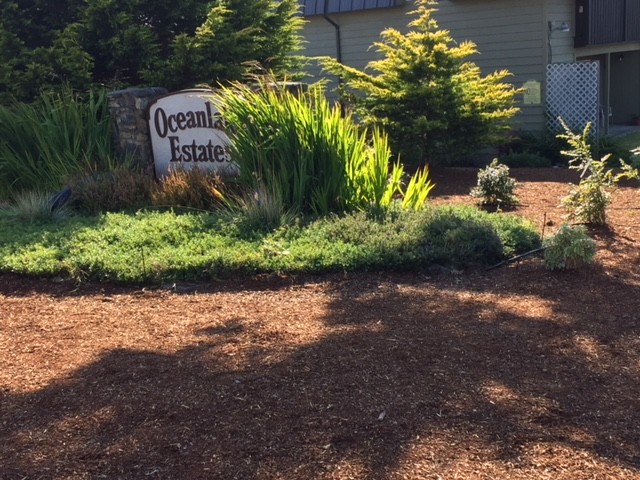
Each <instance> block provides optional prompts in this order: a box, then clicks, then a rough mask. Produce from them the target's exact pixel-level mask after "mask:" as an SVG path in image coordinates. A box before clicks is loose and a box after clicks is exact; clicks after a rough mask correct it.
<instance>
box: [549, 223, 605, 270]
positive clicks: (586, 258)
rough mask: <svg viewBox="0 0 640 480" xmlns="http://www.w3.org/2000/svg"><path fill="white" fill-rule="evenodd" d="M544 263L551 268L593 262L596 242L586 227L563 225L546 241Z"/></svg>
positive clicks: (555, 268) (564, 267)
mask: <svg viewBox="0 0 640 480" xmlns="http://www.w3.org/2000/svg"><path fill="white" fill-rule="evenodd" d="M545 247H546V249H545V251H544V264H545V266H546V267H547V268H548V269H549V270H565V269H574V268H578V267H581V266H584V265H588V264H590V263H592V262H593V258H594V256H595V254H596V242H594V241H593V240H592V239H591V238H589V236H588V235H587V233H586V230H585V229H584V227H571V226H569V225H563V226H562V227H560V230H558V233H556V234H555V235H554V236H553V237H551V238H548V239H547V240H546V241H545Z"/></svg>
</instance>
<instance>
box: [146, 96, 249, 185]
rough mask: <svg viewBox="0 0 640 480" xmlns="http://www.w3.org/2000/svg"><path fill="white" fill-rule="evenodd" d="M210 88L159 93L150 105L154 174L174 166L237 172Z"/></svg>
mask: <svg viewBox="0 0 640 480" xmlns="http://www.w3.org/2000/svg"><path fill="white" fill-rule="evenodd" d="M210 95H211V92H210V91H204V90H185V91H182V92H177V93H176V94H172V95H169V96H165V97H161V98H160V99H158V100H157V101H156V102H155V103H154V104H152V105H151V107H150V108H149V127H150V128H149V130H150V133H151V144H152V149H153V156H154V163H155V167H156V175H157V176H158V177H162V176H166V175H168V173H169V172H170V171H171V170H172V169H174V168H178V167H179V168H182V169H189V168H193V167H194V166H195V165H194V164H197V166H198V168H204V169H208V170H216V171H218V170H224V172H222V173H237V167H236V166H235V165H234V164H233V163H232V162H231V154H230V147H231V143H230V140H229V137H228V136H227V134H226V132H225V130H226V128H227V125H226V123H225V121H224V119H223V118H222V117H221V115H220V112H219V111H218V109H217V108H216V107H215V106H214V105H213V103H212V102H211V100H210V99H209V96H210Z"/></svg>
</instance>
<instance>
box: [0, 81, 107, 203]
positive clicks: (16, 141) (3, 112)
mask: <svg viewBox="0 0 640 480" xmlns="http://www.w3.org/2000/svg"><path fill="white" fill-rule="evenodd" d="M114 152H115V151H114V145H113V141H112V135H111V119H110V117H109V113H108V107H107V97H106V95H105V94H90V95H89V96H88V98H86V99H85V98H82V97H80V96H79V95H76V94H74V93H72V92H70V91H64V92H62V93H45V94H43V95H42V96H41V97H40V98H39V99H38V101H37V102H34V103H32V104H26V103H15V104H13V105H12V106H11V107H4V106H0V198H3V197H4V198H8V197H12V196H14V195H15V194H16V193H18V192H20V191H23V190H27V191H29V190H39V191H57V190H59V189H61V188H62V187H63V186H64V185H65V183H66V182H67V181H68V179H69V178H72V177H74V176H77V175H79V174H83V173H95V172H100V171H106V170H111V169H113V168H115V166H116V165H117V163H118V162H117V161H116V155H115V153H114Z"/></svg>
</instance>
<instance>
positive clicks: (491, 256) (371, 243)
mask: <svg viewBox="0 0 640 480" xmlns="http://www.w3.org/2000/svg"><path fill="white" fill-rule="evenodd" d="M532 242H533V243H535V242H537V244H539V237H538V236H537V234H536V233H535V230H534V228H533V227H532V226H531V224H530V223H529V222H526V221H524V220H523V219H521V218H518V217H516V216H514V215H502V214H490V213H487V212H483V211H481V210H478V209H477V208H472V207H447V208H427V209H424V210H422V211H418V212H416V211H412V210H402V209H401V208H400V207H397V208H396V207H391V208H390V209H388V210H386V211H385V213H384V215H381V216H377V217H375V218H374V217H372V216H370V215H368V214H367V213H366V212H353V213H350V214H348V215H344V216H339V217H338V216H328V217H325V218H321V219H318V220H316V221H314V222H312V223H310V224H309V225H306V226H304V225H300V224H299V225H295V224H285V225H283V226H282V227H280V228H278V229H276V230H273V231H268V230H265V229H262V230H257V231H255V232H253V234H252V235H247V234H246V231H243V229H242V227H241V225H239V221H238V219H237V218H233V217H230V216H228V215H215V214H211V213H207V212H194V211H189V212H188V213H182V214H177V213H176V212H175V211H162V212H160V211H152V212H146V211H138V212H136V213H135V214H126V213H106V214H103V215H100V216H94V217H71V218H68V219H66V220H63V221H60V222H57V223H47V224H38V223H33V224H26V223H17V222H16V221H15V218H14V217H11V216H8V215H7V214H6V212H5V211H3V210H0V271H2V272H7V271H11V272H21V273H25V274H36V275H42V274H48V275H60V274H63V275H65V274H66V275H70V276H72V277H74V278H78V279H87V278H90V279H97V280H110V281H125V282H141V281H145V282H147V281H163V280H176V279H215V278H220V277H224V276H228V275H233V276H242V275H251V274H255V273H259V272H289V273H295V272H298V273H303V272H305V273H310V272H316V273H322V272H332V271H357V270H389V269H409V270H415V269H420V268H423V267H426V266H429V265H432V264H434V263H439V264H442V265H454V266H456V267H465V266H469V265H473V264H484V265H488V264H492V263H494V262H495V261H496V260H497V259H499V258H504V256H510V255H512V254H514V253H522V252H523V251H527V250H530V249H531V248H532ZM500 243H502V246H500Z"/></svg>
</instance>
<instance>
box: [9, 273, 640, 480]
mask: <svg viewBox="0 0 640 480" xmlns="http://www.w3.org/2000/svg"><path fill="white" fill-rule="evenodd" d="M539 279H540V270H539V266H536V265H533V266H531V265H529V264H525V265H524V266H522V267H521V268H509V269H505V270H504V271H502V273H501V274H495V275H493V274H487V275H482V274H472V275H471V277H463V276H457V275H441V276H436V278H424V277H421V276H419V275H385V276H377V275H355V276H351V277H348V278H346V279H344V280H336V281H334V282H330V283H327V284H325V287H324V288H325V289H327V290H328V295H329V297H330V299H331V302H330V305H329V306H328V310H327V312H326V314H325V316H324V318H323V323H324V325H325V329H326V330H325V333H324V334H323V335H322V338H321V339H320V340H318V341H316V342H314V343H312V344H308V345H304V346H299V347H296V348H289V349H287V346H286V345H281V344H279V343H278V341H277V339H275V340H274V341H273V342H270V343H268V344H256V345H254V346H253V348H250V349H248V350H247V351H245V352H243V354H242V355H243V358H244V362H243V365H244V367H242V368H232V367H230V364H229V362H228V358H227V356H226V355H225V347H226V346H228V345H230V344H233V342H234V341H235V340H236V338H237V336H238V335H242V334H243V332H244V330H245V325H244V322H243V320H244V319H243V318H230V319H229V321H228V323H227V324H225V325H223V326H222V327H220V326H211V327H206V326H205V327H203V328H201V329H200V330H199V331H198V332H197V334H198V335H199V336H200V338H201V341H200V342H198V343H197V344H193V345H191V346H189V347H187V348H184V349H182V350H181V351H179V352H177V353H176V354H161V353H158V352H153V351H144V350H143V349H144V345H141V346H140V350H133V349H115V350H111V351H107V352H104V353H103V354H102V355H101V356H100V357H99V358H98V359H97V360H96V361H95V362H93V363H91V364H90V365H87V366H85V367H84V368H81V369H79V370H77V371H75V372H73V373H72V374H71V375H68V376H66V377H65V378H64V379H62V380H59V381H58V382H55V383H52V384H50V385H48V386H47V387H46V388H43V389H41V390H39V391H36V392H33V393H26V394H15V393H11V392H9V391H2V392H0V393H1V395H2V397H1V398H0V400H1V401H2V423H1V424H0V445H1V446H0V464H1V465H3V467H2V474H1V475H0V477H2V478H3V479H6V480H13V479H23V478H39V479H54V478H55V479H61V478H65V479H71V478H74V479H75V478H92V479H93V478H95V479H97V478H119V479H134V478H135V479H139V478H150V479H213V478H219V479H267V478H268V479H272V478H273V479H275V478H282V479H285V478H286V479H295V478H299V479H320V478H361V479H365V478H366V479H372V480H373V479H391V478H432V477H431V476H433V478H437V477H435V475H437V474H439V473H442V472H445V473H446V472H447V471H454V470H450V469H453V468H467V467H464V465H465V464H469V465H472V466H473V468H474V469H475V470H473V469H471V468H472V467H468V468H469V470H468V471H469V472H471V473H473V472H475V475H477V476H475V477H474V475H471V474H470V475H469V476H468V477H469V478H478V477H480V476H482V473H483V472H484V474H485V475H489V474H498V475H500V474H502V476H503V478H504V475H506V474H508V475H509V477H510V478H531V472H532V471H536V469H537V468H542V467H541V466H540V465H539V462H542V463H544V462H545V461H547V462H550V463H549V465H550V466H549V465H547V467H545V468H551V469H552V470H551V471H553V468H559V469H560V470H558V472H562V471H563V470H562V468H564V472H565V473H566V472H567V471H568V472H569V473H570V475H569V476H568V477H566V478H581V475H584V478H591V476H593V474H594V472H595V474H598V473H599V472H600V470H598V471H595V470H592V471H589V470H581V469H582V468H587V467H585V465H587V464H593V465H595V464H596V463H601V464H602V465H600V466H598V468H601V469H604V470H602V471H604V472H606V471H607V470H606V468H609V467H611V466H612V465H615V466H616V468H621V469H626V470H625V471H627V472H629V474H630V477H629V478H631V475H634V474H635V475H638V476H640V431H638V430H637V428H636V427H637V425H640V409H638V408H637V406H638V404H637V401H638V398H640V382H639V381H638V380H639V378H640V377H639V373H640V371H639V365H640V362H639V355H640V340H639V338H640V337H639V332H640V326H639V325H640V324H639V317H638V315H639V313H638V312H639V311H640V289H639V288H638V286H637V284H634V283H630V282H627V281H626V280H625V279H624V278H617V277H615V276H612V275H610V274H609V273H608V272H606V271H604V270H602V269H598V268H593V269H590V270H586V271H584V272H581V273H578V274H573V275H549V276H548V277H547V278H546V279H545V281H544V282H540V281H539ZM58 293H60V294H62V292H58ZM292 294H295V292H294V293H292ZM310 311H311V309H310ZM123 314H126V312H123ZM301 314H303V315H304V312H302V313H301ZM283 352H284V353H283ZM275 353H278V355H275ZM274 358H275V359H276V360H274ZM545 449H546V450H545ZM554 449H555V451H556V454H557V452H561V454H562V455H564V457H563V461H564V462H565V463H564V464H563V465H564V467H561V466H558V465H555V464H554V463H553V462H554V460H553V459H552V458H551V457H549V455H552V454H553V452H554ZM545 452H546V453H545ZM562 452H564V453H562ZM576 452H579V454H577V453H576ZM581 455H582V456H581ZM583 457H584V458H583ZM582 461H584V462H586V463H585V464H584V465H583V464H581V463H580V462H582ZM465 462H467V463H465ZM455 465H458V467H454V466H455ZM459 465H463V466H462V467H460V466H459ZM554 465H555V467H554ZM543 466H544V465H543ZM608 466H609V467H608ZM483 468H484V469H485V470H483ZM594 468H595V467H594ZM448 469H449V470H448ZM492 469H493V470H492ZM567 469H568V470H567ZM572 469H574V470H573V475H571V472H572ZM460 471H461V472H463V470H460ZM496 472H497V473H496ZM402 475H406V477H403V476H402ZM430 475H431V476H430ZM519 475H521V476H519ZM590 475H591V476H590ZM494 478H495V477H494Z"/></svg>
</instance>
